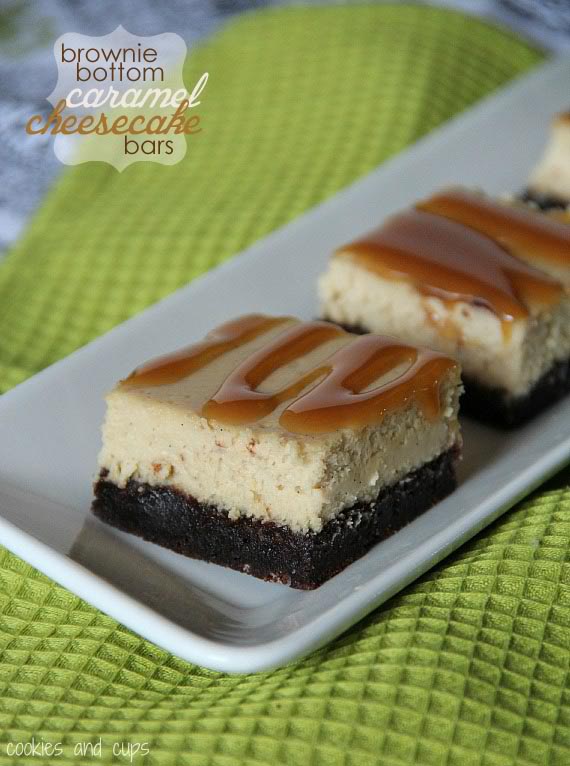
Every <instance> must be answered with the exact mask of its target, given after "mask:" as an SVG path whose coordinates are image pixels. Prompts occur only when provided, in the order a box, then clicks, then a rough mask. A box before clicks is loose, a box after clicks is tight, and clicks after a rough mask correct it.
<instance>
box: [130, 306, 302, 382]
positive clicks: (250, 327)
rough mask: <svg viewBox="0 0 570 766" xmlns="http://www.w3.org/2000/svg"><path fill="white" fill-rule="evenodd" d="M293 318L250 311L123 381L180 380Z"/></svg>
mask: <svg viewBox="0 0 570 766" xmlns="http://www.w3.org/2000/svg"><path fill="white" fill-rule="evenodd" d="M290 321H291V319H290V317H267V316H264V315H263V314H247V315H246V316H243V317H240V318H239V319H234V320H232V321H231V322H226V323H225V324H223V325H220V326H219V327H216V329H214V330H212V331H211V332H210V333H208V335H206V337H205V339H204V340H203V341H201V342H200V343H194V344H193V345H192V346H188V347H187V348H183V349H181V350H180V351H176V352H175V353H174V354H167V355H165V356H161V357H159V358H158V359H154V360H153V361H151V362H148V363H147V364H145V365H143V366H142V367H137V369H136V370H134V371H133V372H132V373H131V374H130V375H129V377H128V378H126V380H124V381H122V384H123V385H129V386H133V387H134V386H138V387H142V386H166V385H168V384H170V383H177V382H178V381H179V380H182V378H186V377H188V375H192V373H193V372H197V371H198V370H200V369H202V367H205V366H206V365H207V364H209V363H210V362H213V361H214V360H215V359H218V358H219V357H220V356H223V355H224V354H227V353H228V352H229V351H232V350H233V349H236V348H238V347H239V346H243V345H244V344H245V343H248V342H249V341H251V340H254V339H255V338H257V337H258V336H259V335H263V334H264V333H266V332H269V330H272V329H273V328H274V327H277V326H279V325H280V324H284V323H285V322H290Z"/></svg>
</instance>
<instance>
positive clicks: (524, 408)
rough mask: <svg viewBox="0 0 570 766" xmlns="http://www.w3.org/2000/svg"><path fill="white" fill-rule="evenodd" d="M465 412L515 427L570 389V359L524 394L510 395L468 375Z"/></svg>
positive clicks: (489, 421) (503, 425)
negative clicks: (482, 383)
mask: <svg viewBox="0 0 570 766" xmlns="http://www.w3.org/2000/svg"><path fill="white" fill-rule="evenodd" d="M463 382H464V384H465V392H464V394H463V396H462V397H461V412H462V413H463V414H465V415H469V416H470V417H473V418H476V419H477V420H482V421H483V422H485V423H491V425H495V426H501V427H503V428H515V427H517V426H520V425H522V424H523V423H526V422H527V421H528V420H530V419H531V418H533V417H534V416H535V415H538V413H539V412H542V411H543V410H545V409H546V408H547V407H549V406H550V405H551V404H554V403H555V402H557V401H559V400H560V399H562V398H563V397H564V396H566V394H568V393H569V392H570V360H566V361H563V362H556V364H554V365H553V366H552V367H551V368H550V370H548V372H546V373H545V374H544V375H543V376H542V377H541V378H540V379H539V380H538V381H537V382H536V383H535V384H534V386H533V387H532V388H531V389H530V391H529V392H528V393H527V394H524V396H517V397H514V396H510V395H509V394H508V393H506V392H505V391H502V390H501V389H499V388H487V387H486V386H483V385H481V384H480V383H478V382H477V381H475V380H471V379H469V378H464V380H463Z"/></svg>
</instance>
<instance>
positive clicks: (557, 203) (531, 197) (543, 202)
mask: <svg viewBox="0 0 570 766" xmlns="http://www.w3.org/2000/svg"><path fill="white" fill-rule="evenodd" d="M520 199H521V200H522V201H523V202H532V203H534V204H535V205H536V206H537V207H538V208H540V210H564V209H565V208H567V207H568V204H569V203H568V200H564V199H561V198H560V197H555V196H554V195H553V194H541V193H540V192H535V191H533V190H532V189H525V191H524V192H523V193H522V194H521V195H520Z"/></svg>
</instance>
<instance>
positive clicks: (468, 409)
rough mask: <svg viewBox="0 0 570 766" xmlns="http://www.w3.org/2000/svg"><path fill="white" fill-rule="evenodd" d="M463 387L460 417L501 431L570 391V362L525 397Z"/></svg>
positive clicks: (467, 383) (471, 383) (466, 381)
mask: <svg viewBox="0 0 570 766" xmlns="http://www.w3.org/2000/svg"><path fill="white" fill-rule="evenodd" d="M325 321H331V320H325ZM341 326H342V327H343V328H344V329H345V330H348V332H353V333H357V334H363V333H366V332H368V330H364V329H363V328H362V327H360V326H355V325H346V324H343V325H341ZM463 385H464V387H465V391H464V392H463V395H462V397H461V409H460V414H461V415H467V416H468V417H472V418H474V419H475V420H480V421H482V422H484V423H490V424H491V425H493V426H496V427H498V428H516V427H518V426H521V425H522V424H523V423H526V422H527V421H528V420H530V419H531V418H533V417H534V416H535V415H538V413H539V412H542V410H545V409H546V408H547V407H549V406H550V405H551V404H554V403H555V402H557V401H559V400H560V399H562V398H563V397H564V396H566V394H568V393H569V392H570V359H567V360H564V361H562V362H556V363H555V364H554V365H553V366H552V367H551V368H550V369H549V370H548V371H547V372H545V373H544V375H543V376H542V377H541V378H539V380H538V381H537V382H536V383H535V384H534V386H532V388H531V389H530V390H529V391H528V393H526V394H524V395H523V396H512V394H509V393H508V391H505V390H504V389H501V388H492V387H490V386H484V385H483V384H482V383H479V381H476V380H474V379H473V378H470V377H469V376H465V375H464V376H463Z"/></svg>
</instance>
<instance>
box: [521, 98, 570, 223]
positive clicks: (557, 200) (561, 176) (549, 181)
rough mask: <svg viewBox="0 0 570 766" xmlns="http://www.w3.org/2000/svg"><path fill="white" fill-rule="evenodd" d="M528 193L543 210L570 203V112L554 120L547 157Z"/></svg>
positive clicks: (533, 173)
mask: <svg viewBox="0 0 570 766" xmlns="http://www.w3.org/2000/svg"><path fill="white" fill-rule="evenodd" d="M528 192H529V197H530V199H534V200H536V201H537V202H538V203H539V205H541V207H543V208H551V207H562V206H564V205H568V204H570V113H568V112H566V113H563V114H559V115H557V116H556V117H555V118H554V120H553V121H552V125H551V131H550V136H549V140H548V143H547V145H546V148H545V151H544V154H543V156H542V157H541V159H540V161H539V163H538V164H537V166H536V167H535V168H534V170H533V171H532V173H531V175H530V178H529V180H528Z"/></svg>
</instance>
